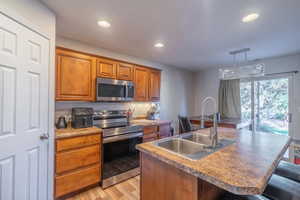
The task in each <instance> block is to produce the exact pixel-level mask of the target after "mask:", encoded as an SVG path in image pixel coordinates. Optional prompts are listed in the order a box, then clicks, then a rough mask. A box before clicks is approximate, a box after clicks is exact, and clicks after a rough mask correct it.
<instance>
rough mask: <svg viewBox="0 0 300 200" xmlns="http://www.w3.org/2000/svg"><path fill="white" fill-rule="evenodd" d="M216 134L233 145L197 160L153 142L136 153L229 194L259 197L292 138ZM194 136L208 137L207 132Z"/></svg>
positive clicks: (231, 132) (239, 132)
mask: <svg viewBox="0 0 300 200" xmlns="http://www.w3.org/2000/svg"><path fill="white" fill-rule="evenodd" d="M218 131H219V137H220V138H222V137H223V138H228V139H234V140H235V143H234V144H232V145H230V146H227V147H225V148H223V149H221V150H219V151H217V152H215V153H213V154H210V155H208V156H206V157H203V158H201V159H199V160H191V159H188V158H184V157H182V156H179V155H176V154H174V153H171V152H168V151H166V150H164V149H163V148H161V147H158V146H155V145H154V142H148V143H143V144H139V145H138V146H137V149H139V150H140V151H141V152H143V153H145V154H148V155H150V156H152V157H155V158H156V159H158V160H161V161H163V162H165V163H167V164H169V165H172V166H174V167H176V168H179V169H181V170H183V171H185V172H186V173H189V174H191V175H194V176H196V177H198V178H200V179H202V180H204V181H207V182H209V183H211V184H214V185H216V186H217V187H219V188H222V189H224V190H227V191H229V192H232V193H235V194H239V195H255V194H261V193H262V192H263V191H264V189H265V187H266V184H267V182H268V180H269V178H270V176H271V175H272V173H273V171H274V170H275V168H276V166H277V165H278V162H279V161H280V160H281V158H282V156H283V154H284V153H285V151H286V150H287V148H288V146H289V145H290V143H291V138H290V137H288V136H283V135H274V134H265V133H260V134H252V133H251V132H250V131H247V130H236V129H229V128H218ZM195 132H197V133H201V134H206V135H208V134H209V129H201V130H198V131H195ZM174 137H176V136H174Z"/></svg>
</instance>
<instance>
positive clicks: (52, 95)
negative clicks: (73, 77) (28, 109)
mask: <svg viewBox="0 0 300 200" xmlns="http://www.w3.org/2000/svg"><path fill="white" fill-rule="evenodd" d="M0 13H2V14H4V15H5V16H7V17H9V18H11V19H13V20H14V21H16V22H18V23H19V24H22V25H23V26H25V27H27V28H29V29H30V30H32V31H34V32H36V33H38V34H39V35H41V36H43V37H44V38H46V39H48V40H49V44H50V50H49V73H48V74H49V84H48V85H49V90H48V91H49V94H48V95H49V100H48V101H49V102H48V105H49V106H48V112H49V114H48V134H49V142H48V165H47V166H48V177H47V179H48V180H47V183H48V191H47V193H48V200H53V198H54V140H55V134H54V113H55V112H54V110H55V84H54V83H55V33H54V35H51V33H45V32H44V31H43V30H42V28H40V27H39V26H37V25H35V24H33V23H32V22H31V21H29V20H27V19H26V18H24V17H22V16H21V15H19V14H18V13H17V12H15V11H14V10H11V9H7V8H6V7H4V6H0Z"/></svg>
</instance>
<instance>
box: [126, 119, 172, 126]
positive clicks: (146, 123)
mask: <svg viewBox="0 0 300 200" xmlns="http://www.w3.org/2000/svg"><path fill="white" fill-rule="evenodd" d="M130 123H131V124H135V125H141V126H154V125H162V124H171V123H172V121H170V120H159V119H158V120H149V119H134V120H132V121H131V122H130Z"/></svg>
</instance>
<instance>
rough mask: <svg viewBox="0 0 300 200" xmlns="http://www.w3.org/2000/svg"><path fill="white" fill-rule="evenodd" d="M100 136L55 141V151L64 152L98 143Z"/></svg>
mask: <svg viewBox="0 0 300 200" xmlns="http://www.w3.org/2000/svg"><path fill="white" fill-rule="evenodd" d="M100 137H101V136H100V134H95V135H87V136H80V137H74V138H66V139H59V140H56V151H57V152H59V151H65V150H69V149H75V148H80V147H85V146H89V145H93V144H99V143H100Z"/></svg>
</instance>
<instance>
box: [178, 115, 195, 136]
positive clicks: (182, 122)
mask: <svg viewBox="0 0 300 200" xmlns="http://www.w3.org/2000/svg"><path fill="white" fill-rule="evenodd" d="M178 121H179V133H187V132H190V131H193V126H192V124H191V122H190V120H189V118H188V117H184V116H180V115H178Z"/></svg>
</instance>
